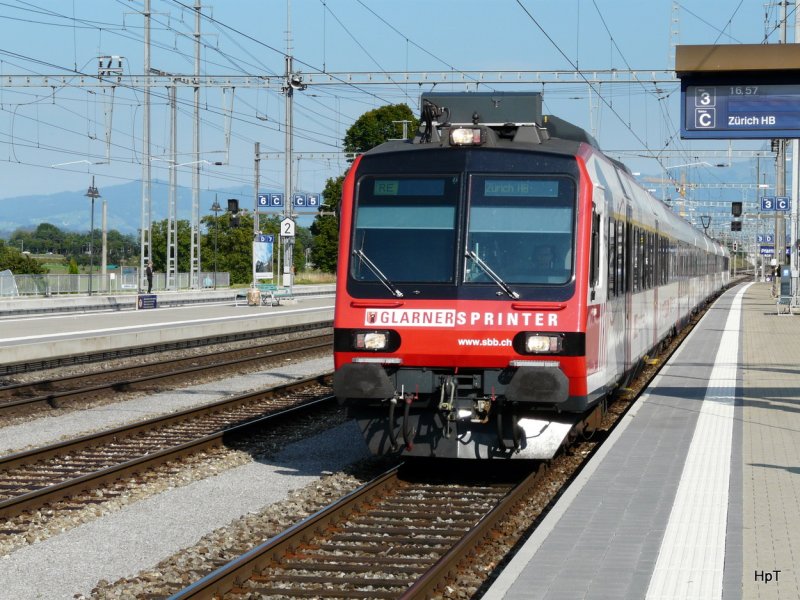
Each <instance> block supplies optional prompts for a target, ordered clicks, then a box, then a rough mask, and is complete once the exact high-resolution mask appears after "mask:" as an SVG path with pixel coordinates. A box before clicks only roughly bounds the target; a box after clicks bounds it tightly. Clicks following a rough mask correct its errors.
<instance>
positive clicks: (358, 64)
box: [0, 0, 793, 216]
mask: <svg viewBox="0 0 800 600" xmlns="http://www.w3.org/2000/svg"><path fill="white" fill-rule="evenodd" d="M193 3H194V2H193V0H180V1H178V0H152V4H151V10H152V12H153V25H152V33H151V36H152V42H153V48H152V51H151V64H152V66H153V67H155V68H158V69H160V70H162V71H165V72H171V73H181V74H191V73H192V72H193V70H194V58H193V51H194V50H193V42H192V33H193V32H194V16H193V14H192V13H193V11H192V10H191V6H192V5H193ZM203 6H204V8H203V14H204V16H207V17H211V18H210V19H208V18H204V19H203V21H202V24H201V31H202V41H203V51H202V61H201V72H202V74H204V75H208V76H212V75H213V76H219V77H220V78H221V77H222V76H224V75H257V76H270V75H271V76H274V75H280V74H282V73H283V71H284V55H283V53H284V51H285V50H286V44H287V42H286V32H287V0H235V1H234V0H226V1H223V0H216V1H215V0H204V3H203ZM187 7H188V8H187ZM142 9H143V2H142V1H141V0H72V1H71V2H70V1H66V0H38V1H21V0H4V1H3V2H0V28H2V31H3V35H2V36H0V76H7V75H35V76H40V75H63V76H68V78H67V79H66V83H65V84H64V85H62V84H61V83H60V82H54V83H53V84H52V86H51V87H47V88H42V87H26V88H20V87H13V88H12V87H9V86H7V85H6V82H5V80H3V86H2V87H0V181H2V186H1V187H0V198H7V197H13V196H20V195H30V194H48V193H53V192H57V191H65V190H76V191H81V192H83V191H85V189H86V187H87V186H88V184H89V183H90V180H91V178H92V176H94V177H95V179H96V185H97V187H98V188H100V190H101V192H102V189H103V188H104V187H106V186H110V185H114V184H118V183H125V182H128V181H133V180H138V179H140V178H141V173H142V168H141V146H142V126H141V121H142V99H143V94H142V90H141V88H134V89H126V88H118V89H116V90H115V91H114V94H113V97H112V94H111V92H110V91H109V90H107V89H106V90H103V89H100V88H93V87H78V86H75V85H72V84H73V82H76V81H78V80H79V75H80V74H86V75H89V76H91V75H94V74H96V72H97V57H98V56H101V55H120V56H122V57H124V59H123V68H124V70H125V72H126V74H132V75H141V74H142V72H143V62H144V61H143V54H144V50H143V44H142V42H141V40H142V37H143V33H142V26H143V17H142V15H141V11H142ZM791 9H793V6H790V10H791ZM778 10H779V9H778V8H777V7H771V8H770V7H765V5H764V2H763V0H741V1H739V0H724V1H723V0H682V1H681V2H673V1H672V0H560V1H553V0H438V1H437V2H430V1H429V0H402V1H399V0H291V4H290V15H291V37H292V41H291V44H292V54H293V55H294V57H295V70H296V71H298V72H300V73H302V74H303V75H304V77H305V78H306V79H307V80H308V79H310V78H313V79H314V80H315V81H318V80H319V79H318V74H319V73H320V72H321V71H323V70H324V71H326V72H329V73H330V72H336V73H355V72H374V73H382V72H398V71H400V72H405V71H414V72H426V73H430V74H431V76H437V75H438V74H440V73H448V74H450V75H452V74H458V73H459V71H480V70H482V71H486V72H495V71H498V70H562V69H563V70H572V69H574V68H575V66H577V67H578V68H580V69H581V70H583V71H590V70H592V69H611V68H616V69H627V68H633V69H642V70H665V69H672V68H673V66H674V65H673V63H672V60H673V59H674V52H673V50H672V48H671V44H673V43H680V44H708V43H715V42H718V43H761V42H762V41H763V40H764V39H765V34H766V35H767V39H768V41H769V42H770V43H774V42H777V41H778V32H777V30H776V29H775V27H776V24H777V19H778ZM790 21H791V22H793V17H791V18H790ZM542 30H544V32H546V34H545V33H543V31H542ZM792 39H793V38H792V34H791V31H790V38H789V40H790V41H792ZM87 81H90V79H87ZM277 85H278V80H277V79H275V80H272V83H271V85H270V87H269V89H265V88H261V89H253V88H249V89H248V88H237V89H236V90H235V92H234V93H233V98H234V100H233V113H232V119H231V123H232V126H231V136H230V143H228V142H227V140H226V135H225V132H226V129H225V125H226V118H225V113H226V107H227V104H226V101H229V100H230V97H231V96H230V94H231V92H230V91H227V92H226V95H225V96H224V97H223V94H222V91H221V89H219V88H214V89H206V90H203V91H202V92H201V105H202V112H201V119H202V126H201V140H202V141H201V159H202V160H204V161H208V163H214V162H223V163H224V164H222V165H211V164H207V163H205V162H204V163H203V164H202V168H201V187H202V188H203V189H223V188H226V187H232V186H238V185H248V184H249V185H252V182H253V150H254V142H256V141H258V142H260V144H261V150H262V151H265V152H280V151H282V150H283V144H284V133H283V122H284V100H283V96H282V95H281V93H280V92H279V90H278V89H277ZM430 89H431V86H430V85H428V84H424V85H418V84H417V83H412V84H390V85H363V84H353V85H346V84H344V83H337V84H334V85H319V84H317V85H311V86H309V87H308V89H306V90H305V91H302V92H297V93H296V94H295V112H294V115H295V117H294V118H295V125H296V127H297V137H296V141H295V150H296V151H298V152H302V153H320V152H335V151H338V150H340V149H341V139H342V137H343V136H344V133H345V131H346V129H347V127H348V126H349V125H350V124H352V122H353V121H354V120H355V119H356V118H358V116H359V115H360V114H362V113H363V112H365V111H366V110H370V109H372V108H375V107H377V106H380V105H382V104H386V103H390V102H391V103H396V102H406V103H408V104H409V105H410V106H411V107H412V109H414V111H415V112H416V111H417V103H418V98H419V94H420V92H422V91H427V90H430ZM436 89H437V91H445V90H446V91H449V90H454V91H461V90H465V89H469V90H475V89H478V90H481V91H490V90H494V89H499V90H507V91H516V90H525V89H534V90H542V86H541V85H533V86H522V85H518V84H516V85H515V84H513V83H510V84H508V85H495V84H480V85H477V86H476V85H475V84H474V83H453V84H446V85H440V86H437V87H436ZM152 93H153V102H154V106H153V109H152V134H151V136H152V138H151V139H152V144H153V150H152V152H153V155H154V156H155V157H156V158H158V157H162V160H154V162H153V176H154V177H155V178H158V179H162V180H166V179H167V178H168V169H167V166H168V164H169V163H168V162H167V161H168V160H169V158H170V157H169V155H168V154H167V153H168V151H169V139H170V125H169V111H168V110H167V106H166V88H157V89H154V90H153V92H152ZM598 93H599V96H602V98H600V97H599V96H598ZM679 95H680V94H679V86H678V85H677V84H663V85H659V86H655V85H653V84H649V85H643V86H636V85H616V86H610V85H605V86H601V87H600V89H599V90H597V89H595V90H593V91H591V92H590V90H589V88H588V86H587V85H586V84H585V83H564V84H559V85H555V84H554V85H550V84H548V85H546V86H544V100H545V110H546V112H548V113H551V114H555V115H558V116H560V117H562V118H565V119H567V120H570V121H572V122H574V123H576V124H578V125H580V126H582V127H584V128H586V129H587V130H590V131H593V132H594V133H595V134H596V137H597V138H598V140H599V141H600V144H601V146H602V147H603V148H606V149H609V150H614V149H640V150H644V148H643V146H647V148H649V149H651V150H654V151H656V152H657V151H658V150H659V149H661V148H664V147H665V146H668V147H670V148H676V147H677V148H681V149H684V150H685V151H686V154H685V156H684V157H683V158H670V159H669V160H667V161H666V163H665V164H667V165H669V164H675V165H677V164H679V163H688V162H692V158H691V151H692V149H699V148H706V147H712V148H724V147H727V143H726V142H722V141H716V142H704V143H701V142H692V143H689V142H686V141H681V140H680V139H678V137H677V136H676V131H678V130H679V127H680V123H679V120H680V112H679ZM178 96H179V105H180V109H179V114H180V116H179V119H178V151H179V156H178V162H179V163H183V162H190V161H192V160H193V158H192V155H191V150H192V123H191V114H192V106H191V102H192V92H191V89H190V88H188V87H184V88H181V89H180V90H179V92H178ZM109 117H110V120H111V132H112V133H111V139H110V143H109V144H107V143H106V140H105V137H106V129H107V122H108V120H109ZM733 147H735V148H738V147H747V148H753V147H764V144H763V143H762V142H749V143H745V142H739V143H736V144H734V146H733ZM626 162H628V163H629V165H630V166H631V168H632V170H634V171H641V172H647V173H652V174H658V172H659V170H660V169H661V166H659V165H658V164H657V163H656V162H655V161H652V160H637V159H629V160H627V159H626ZM712 162H713V161H712ZM343 168H344V162H343V161H342V160H340V159H331V158H325V159H316V158H314V157H307V158H301V159H299V160H298V161H296V162H295V169H296V172H297V182H298V184H297V188H298V189H299V190H301V191H307V192H318V191H321V190H322V188H323V186H324V183H325V179H326V178H328V177H332V176H336V175H339V174H340V173H341V172H342V170H343ZM261 174H262V177H261V188H262V191H263V190H268V189H270V190H276V189H281V188H282V182H283V161H282V160H276V159H270V160H263V161H262V162H261ZM178 181H179V183H180V184H182V185H187V186H188V185H191V171H190V167H186V166H184V167H181V168H179V170H178ZM179 216H181V215H179Z"/></svg>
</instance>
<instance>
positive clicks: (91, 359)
mask: <svg viewBox="0 0 800 600" xmlns="http://www.w3.org/2000/svg"><path fill="white" fill-rule="evenodd" d="M331 327H333V321H319V322H317V323H305V324H301V325H287V326H285V327H273V328H270V329H257V330H253V331H242V332H237V333H231V334H227V335H216V336H205V337H199V338H190V339H183V340H174V341H171V342H165V343H163V344H149V345H146V346H131V347H128V348H119V349H116V350H101V351H98V352H86V353H82V354H74V355H71V356H61V357H56V358H43V359H41V360H36V361H26V362H19V363H9V364H2V365H0V377H2V376H12V375H17V374H20V373H33V372H36V371H45V370H48V369H58V368H63V367H70V366H75V365H88V364H92V363H98V362H103V361H108V360H116V359H121V358H133V357H139V356H151V355H155V354H159V353H162V352H174V351H183V350H190V349H193V348H203V347H213V346H219V345H222V344H231V343H236V342H244V341H250V340H263V339H265V338H274V337H276V336H280V335H297V334H300V333H303V332H307V331H313V330H317V329H329V328H331Z"/></svg>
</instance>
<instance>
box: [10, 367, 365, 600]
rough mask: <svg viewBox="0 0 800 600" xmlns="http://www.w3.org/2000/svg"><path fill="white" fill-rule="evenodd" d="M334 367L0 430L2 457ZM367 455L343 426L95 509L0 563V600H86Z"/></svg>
mask: <svg viewBox="0 0 800 600" xmlns="http://www.w3.org/2000/svg"><path fill="white" fill-rule="evenodd" d="M331 368H332V361H331V360H330V358H327V359H317V360H310V361H304V362H299V363H295V364H289V365H286V366H285V367H282V368H272V369H269V370H267V371H264V372H261V373H254V374H248V375H239V376H236V377H234V378H231V379H228V380H225V381H220V382H213V383H209V384H203V385H199V386H195V387H191V388H182V389H178V390H175V391H172V392H168V393H161V394H156V395H151V396H147V397H140V398H136V399H133V400H129V401H126V402H121V403H118V404H111V405H105V406H101V407H96V408H94V409H87V410H77V411H70V412H68V413H67V414H62V415H59V416H51V417H45V418H40V419H34V420H31V421H29V422H26V423H22V424H18V425H15V426H12V427H6V428H2V429H0V439H2V440H3V442H2V444H0V446H3V450H0V453H2V454H7V453H9V452H11V451H16V450H19V449H22V448H26V447H30V446H39V445H43V444H47V443H52V442H54V441H57V440H59V439H62V438H71V437H76V436H78V435H81V434H84V433H86V432H89V431H94V430H100V429H108V428H112V427H116V426H119V425H122V424H124V423H127V422H130V421H133V420H140V419H143V418H146V417H148V416H153V415H156V414H163V413H167V412H173V411H176V410H182V409H184V408H188V407H191V406H194V405H198V404H203V403H207V402H212V401H214V400H216V399H219V398H221V397H223V396H227V395H231V394H237V393H243V392H246V391H249V390H252V389H256V388H258V387H266V386H270V385H278V384H284V383H290V382H291V381H294V380H297V379H303V378H306V377H309V376H313V375H316V374H321V373H323V372H327V371H330V370H331ZM366 457H367V450H366V447H365V445H364V442H363V439H362V437H361V434H360V432H359V431H358V428H357V427H356V425H355V424H354V423H352V422H346V423H344V424H343V425H339V426H337V427H335V428H333V429H331V430H328V431H326V432H324V433H322V434H318V435H315V436H313V437H310V438H309V439H306V440H301V441H299V442H296V443H293V444H291V445H289V446H287V447H285V448H284V449H282V450H281V451H280V452H278V453H276V454H274V455H271V456H270V457H269V458H264V457H261V458H258V459H256V460H247V459H245V464H240V465H239V466H235V467H234V468H230V469H227V470H222V472H219V473H218V474H215V475H213V476H210V477H206V478H204V479H201V480H195V481H191V482H190V483H187V484H185V485H182V484H176V487H170V488H169V489H166V490H164V491H162V492H161V493H158V494H157V495H153V496H150V497H146V498H145V499H143V500H141V501H135V502H130V503H127V504H126V503H123V504H122V505H121V506H120V507H118V508H117V509H115V510H113V511H100V510H98V518H96V519H93V520H91V521H89V522H82V523H81V524H79V525H77V526H74V527H66V528H65V530H64V531H63V532H62V533H59V534H57V535H52V536H51V537H47V539H44V540H42V541H36V542H35V543H31V544H28V545H24V546H22V547H16V548H15V549H13V550H12V551H11V552H10V553H5V554H3V555H2V556H0V598H15V599H18V600H24V599H27V598H47V599H59V598H64V599H67V598H75V597H81V596H86V597H88V596H90V595H91V593H92V589H93V588H95V586H96V585H97V583H98V581H100V580H106V581H116V580H118V579H120V578H124V577H133V576H135V575H136V574H137V573H138V572H139V571H141V570H143V569H147V568H149V567H152V566H153V565H156V564H158V562H159V561H162V560H164V559H165V558H167V557H169V556H170V555H172V554H173V553H175V552H177V551H179V550H180V549H181V548H184V547H186V546H191V545H192V544H195V543H196V542H197V541H198V540H199V539H200V538H202V537H203V536H204V535H206V534H208V533H209V532H211V531H213V530H215V529H217V528H220V527H224V526H226V525H228V524H229V523H231V521H234V520H236V519H239V518H241V517H242V516H244V515H247V514H250V513H254V512H257V511H260V510H262V509H263V508H264V507H267V506H269V505H271V504H273V503H276V502H280V501H283V500H285V499H286V498H287V496H288V495H290V494H291V493H293V492H296V491H298V490H300V489H301V488H303V487H304V486H310V487H312V489H313V483H314V482H315V481H317V480H318V479H319V478H320V477H321V476H325V475H327V474H329V473H332V472H336V471H337V470H339V469H341V468H343V467H345V466H347V465H348V464H351V463H353V462H356V461H358V460H361V459H363V458H366ZM231 462H233V463H236V462H242V460H238V459H234V460H232V461H231ZM312 493H313V492H312Z"/></svg>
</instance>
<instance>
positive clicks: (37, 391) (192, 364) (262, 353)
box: [0, 331, 333, 416]
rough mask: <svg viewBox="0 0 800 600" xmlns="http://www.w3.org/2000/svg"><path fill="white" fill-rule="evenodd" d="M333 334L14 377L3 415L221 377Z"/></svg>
mask: <svg viewBox="0 0 800 600" xmlns="http://www.w3.org/2000/svg"><path fill="white" fill-rule="evenodd" d="M332 340H333V336H332V335H331V334H330V333H328V332H327V331H326V332H325V333H322V334H316V335H312V336H307V337H303V338H300V339H293V340H288V341H282V342H271V343H266V344H259V345H257V346H248V347H243V348H238V349H233V350H226V351H217V352H208V353H205V354H201V355H195V356H188V357H183V358H175V359H171V360H165V361H160V362H151V363H148V364H137V365H133V366H122V367H117V368H112V369H105V370H102V371H95V372H91V373H84V374H79V375H72V376H68V377H60V378H58V379H42V380H39V381H33V382H27V383H16V384H11V385H6V386H3V387H0V416H17V415H20V414H27V413H29V412H31V411H34V410H37V409H41V408H47V407H50V408H62V407H66V406H74V405H78V404H80V403H81V402H85V401H86V400H88V399H91V398H96V397H98V396H106V395H112V394H117V393H119V392H133V391H152V390H156V389H159V388H161V387H163V386H165V385H167V384H170V385H176V384H178V385H179V384H182V383H185V382H188V381H196V380H197V379H198V378H201V377H202V378H209V377H219V376H222V375H225V374H227V373H231V372H236V371H239V370H241V369H246V368H249V367H252V366H253V365H259V366H261V365H264V364H268V363H270V362H274V361H277V360H284V359H287V358H291V359H300V358H304V357H306V356H309V355H315V354H319V353H320V352H323V351H326V350H329V349H330V347H331V344H332Z"/></svg>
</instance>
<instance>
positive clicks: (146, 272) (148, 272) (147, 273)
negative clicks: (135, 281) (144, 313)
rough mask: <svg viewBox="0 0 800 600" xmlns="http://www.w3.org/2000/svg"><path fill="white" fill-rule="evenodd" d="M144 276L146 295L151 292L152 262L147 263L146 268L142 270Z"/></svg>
mask: <svg viewBox="0 0 800 600" xmlns="http://www.w3.org/2000/svg"><path fill="white" fill-rule="evenodd" d="M144 275H145V277H147V293H148V294H149V293H150V292H151V291H152V290H153V261H152V260H148V261H147V268H146V269H145V270H144Z"/></svg>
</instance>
